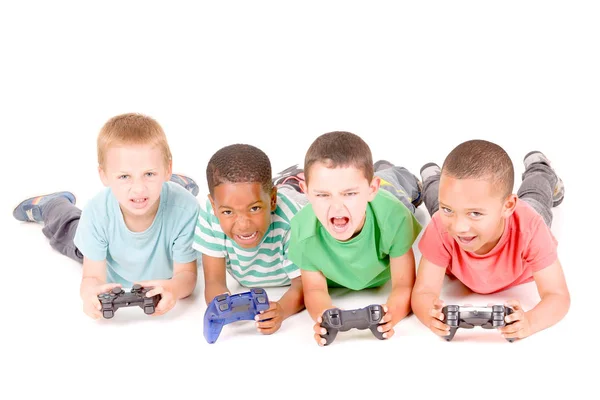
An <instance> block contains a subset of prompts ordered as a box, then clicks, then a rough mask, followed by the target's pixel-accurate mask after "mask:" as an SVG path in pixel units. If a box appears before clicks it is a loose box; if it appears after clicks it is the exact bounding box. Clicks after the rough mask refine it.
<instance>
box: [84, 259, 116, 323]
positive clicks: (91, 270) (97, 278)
mask: <svg viewBox="0 0 600 400" xmlns="http://www.w3.org/2000/svg"><path fill="white" fill-rule="evenodd" d="M119 286H121V285H119V284H117V283H106V260H102V261H92V260H90V259H89V258H87V257H83V277H82V278H81V285H80V286H79V295H80V296H81V300H83V312H85V313H86V314H87V315H88V316H90V317H92V318H93V319H98V318H100V317H102V314H101V312H100V310H101V309H102V307H101V306H100V301H98V295H99V294H101V293H106V292H109V291H111V290H112V289H113V288H115V287H119Z"/></svg>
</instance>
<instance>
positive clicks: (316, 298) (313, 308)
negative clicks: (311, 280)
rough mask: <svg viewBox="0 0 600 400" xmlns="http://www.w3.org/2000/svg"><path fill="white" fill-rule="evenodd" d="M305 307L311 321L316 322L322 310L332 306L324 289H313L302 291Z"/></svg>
mask: <svg viewBox="0 0 600 400" xmlns="http://www.w3.org/2000/svg"><path fill="white" fill-rule="evenodd" d="M304 302H305V304H306V309H307V310H308V313H309V314H310V317H311V318H312V319H313V321H315V322H317V318H319V317H320V316H321V315H322V314H323V311H325V310H328V309H330V308H333V304H332V302H331V297H330V296H329V293H328V292H327V291H326V290H322V289H313V290H308V291H305V292H304Z"/></svg>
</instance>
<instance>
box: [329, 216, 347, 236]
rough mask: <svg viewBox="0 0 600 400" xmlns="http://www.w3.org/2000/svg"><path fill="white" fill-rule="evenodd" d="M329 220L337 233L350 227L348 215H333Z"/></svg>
mask: <svg viewBox="0 0 600 400" xmlns="http://www.w3.org/2000/svg"><path fill="white" fill-rule="evenodd" d="M329 222H330V224H331V227H332V228H333V230H334V231H335V232H337V233H343V232H345V231H346V229H348V226H349V225H350V218H348V217H333V218H329Z"/></svg>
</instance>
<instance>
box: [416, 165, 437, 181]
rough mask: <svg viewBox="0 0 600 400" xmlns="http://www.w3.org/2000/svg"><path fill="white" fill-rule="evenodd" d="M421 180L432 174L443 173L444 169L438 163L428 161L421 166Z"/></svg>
mask: <svg viewBox="0 0 600 400" xmlns="http://www.w3.org/2000/svg"><path fill="white" fill-rule="evenodd" d="M420 173H421V180H422V181H423V182H425V181H426V180H427V179H429V178H430V177H432V176H435V175H440V174H441V173H442V169H441V168H440V166H439V165H437V164H436V163H432V162H430V163H427V164H425V165H423V166H422V167H421V171H420Z"/></svg>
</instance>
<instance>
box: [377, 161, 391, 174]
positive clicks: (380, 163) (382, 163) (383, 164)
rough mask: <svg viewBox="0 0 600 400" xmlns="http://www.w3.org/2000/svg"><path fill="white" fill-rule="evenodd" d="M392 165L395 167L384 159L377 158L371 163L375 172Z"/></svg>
mask: <svg viewBox="0 0 600 400" xmlns="http://www.w3.org/2000/svg"><path fill="white" fill-rule="evenodd" d="M393 167H395V165H394V164H392V163H391V162H389V161H386V160H379V161H376V162H375V164H373V170H374V171H375V172H377V171H381V170H384V169H388V168H393Z"/></svg>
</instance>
